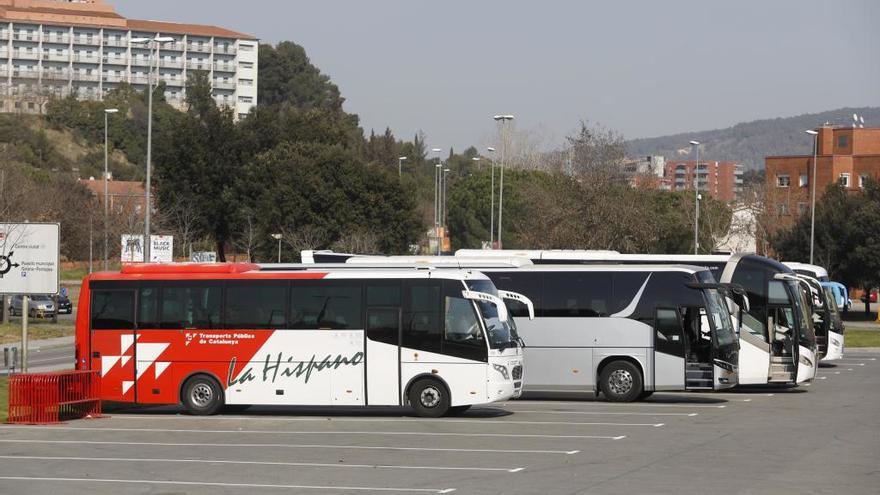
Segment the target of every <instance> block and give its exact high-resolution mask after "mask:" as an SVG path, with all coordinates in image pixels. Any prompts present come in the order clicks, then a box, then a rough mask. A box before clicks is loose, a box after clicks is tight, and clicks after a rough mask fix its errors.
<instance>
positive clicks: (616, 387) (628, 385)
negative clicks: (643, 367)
mask: <svg viewBox="0 0 880 495" xmlns="http://www.w3.org/2000/svg"><path fill="white" fill-rule="evenodd" d="M608 385H609V387H610V388H611V391H612V392H614V393H615V394H620V395H623V394H626V393H628V392H629V391H630V390H632V386H633V377H632V374H631V373H630V372H629V371H627V370H614V371H612V372H611V376H610V377H609V378H608Z"/></svg>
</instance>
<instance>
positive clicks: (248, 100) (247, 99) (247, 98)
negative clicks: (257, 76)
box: [238, 96, 254, 103]
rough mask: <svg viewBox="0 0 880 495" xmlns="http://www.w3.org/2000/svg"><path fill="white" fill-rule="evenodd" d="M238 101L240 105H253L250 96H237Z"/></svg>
mask: <svg viewBox="0 0 880 495" xmlns="http://www.w3.org/2000/svg"><path fill="white" fill-rule="evenodd" d="M238 101H240V102H242V103H253V102H254V98H253V97H252V96H239V97H238Z"/></svg>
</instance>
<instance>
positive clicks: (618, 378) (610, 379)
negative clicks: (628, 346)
mask: <svg viewBox="0 0 880 495" xmlns="http://www.w3.org/2000/svg"><path fill="white" fill-rule="evenodd" d="M642 383H643V382H642V373H641V372H640V371H639V369H638V368H636V366H635V365H633V364H632V363H630V362H629V361H614V362H612V363H609V364H608V365H607V366H605V368H604V369H602V374H601V375H600V376H599V388H601V389H602V393H604V394H605V398H606V399H607V400H609V401H611V402H632V401H634V400H636V399H638V398H639V396H640V395H641V394H642V391H643V386H642Z"/></svg>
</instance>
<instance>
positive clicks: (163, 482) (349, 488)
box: [0, 476, 455, 493]
mask: <svg viewBox="0 0 880 495" xmlns="http://www.w3.org/2000/svg"><path fill="white" fill-rule="evenodd" d="M0 480H10V481H57V482H65V483H76V482H80V483H128V484H140V485H180V486H222V487H232V488H272V489H282V488H284V489H289V490H296V489H299V490H336V491H362V492H403V493H407V492H410V493H452V492H454V491H455V488H386V487H372V486H318V485H271V484H265V483H220V482H216V481H174V480H126V479H109V478H49V477H36V476H0Z"/></svg>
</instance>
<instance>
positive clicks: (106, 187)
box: [89, 108, 119, 272]
mask: <svg viewBox="0 0 880 495" xmlns="http://www.w3.org/2000/svg"><path fill="white" fill-rule="evenodd" d="M118 111H119V110H118V109H116V108H105V109H104V271H105V272H106V271H107V269H108V268H107V259H108V257H109V255H110V254H109V253H110V247H109V246H110V244H109V241H108V234H107V229H109V228H110V227H109V226H110V194H109V185H108V183H107V182H108V181H109V180H110V170H109V165H108V158H107V157H108V155H109V151H108V150H109V145H108V142H107V141H108V140H107V121H108V117H109V116H110V114H111V113H116V112H118ZM89 265H90V266H91V256H89ZM90 271H91V270H90Z"/></svg>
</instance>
